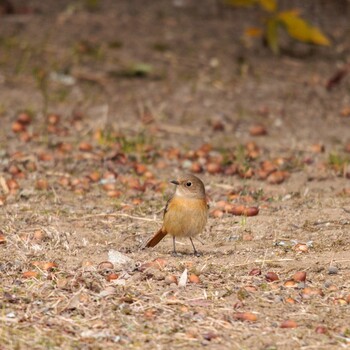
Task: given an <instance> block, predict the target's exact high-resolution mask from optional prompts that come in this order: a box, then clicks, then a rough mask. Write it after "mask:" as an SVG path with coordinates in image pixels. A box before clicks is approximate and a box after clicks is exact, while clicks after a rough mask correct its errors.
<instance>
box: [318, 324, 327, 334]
mask: <svg viewBox="0 0 350 350" xmlns="http://www.w3.org/2000/svg"><path fill="white" fill-rule="evenodd" d="M315 332H316V333H317V334H327V333H328V329H327V327H325V326H317V327H316V329H315Z"/></svg>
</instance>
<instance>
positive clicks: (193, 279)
mask: <svg viewBox="0 0 350 350" xmlns="http://www.w3.org/2000/svg"><path fill="white" fill-rule="evenodd" d="M188 281H189V282H190V283H194V284H198V283H201V281H200V279H199V277H198V276H197V275H195V274H194V273H191V274H190V275H189V276H188Z"/></svg>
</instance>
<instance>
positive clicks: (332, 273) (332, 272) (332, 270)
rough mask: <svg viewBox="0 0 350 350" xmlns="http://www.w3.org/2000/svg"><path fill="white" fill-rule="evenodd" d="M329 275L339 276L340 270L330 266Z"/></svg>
mask: <svg viewBox="0 0 350 350" xmlns="http://www.w3.org/2000/svg"><path fill="white" fill-rule="evenodd" d="M328 274H329V275H337V274H338V268H337V267H336V266H330V267H329V268H328Z"/></svg>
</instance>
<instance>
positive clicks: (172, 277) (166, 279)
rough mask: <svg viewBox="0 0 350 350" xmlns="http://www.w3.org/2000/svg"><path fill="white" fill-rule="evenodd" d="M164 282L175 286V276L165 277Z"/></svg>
mask: <svg viewBox="0 0 350 350" xmlns="http://www.w3.org/2000/svg"><path fill="white" fill-rule="evenodd" d="M164 282H165V283H166V284H173V283H175V284H177V282H178V281H177V277H176V276H175V275H167V276H166V277H165V278H164Z"/></svg>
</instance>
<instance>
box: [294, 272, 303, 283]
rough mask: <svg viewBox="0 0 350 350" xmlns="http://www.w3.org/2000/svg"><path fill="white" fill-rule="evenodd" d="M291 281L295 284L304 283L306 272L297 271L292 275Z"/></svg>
mask: <svg viewBox="0 0 350 350" xmlns="http://www.w3.org/2000/svg"><path fill="white" fill-rule="evenodd" d="M292 279H293V281H295V282H305V280H306V272H305V271H298V272H296V273H295V274H294V275H293V277H292Z"/></svg>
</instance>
